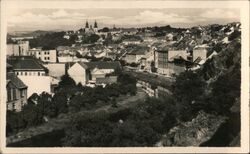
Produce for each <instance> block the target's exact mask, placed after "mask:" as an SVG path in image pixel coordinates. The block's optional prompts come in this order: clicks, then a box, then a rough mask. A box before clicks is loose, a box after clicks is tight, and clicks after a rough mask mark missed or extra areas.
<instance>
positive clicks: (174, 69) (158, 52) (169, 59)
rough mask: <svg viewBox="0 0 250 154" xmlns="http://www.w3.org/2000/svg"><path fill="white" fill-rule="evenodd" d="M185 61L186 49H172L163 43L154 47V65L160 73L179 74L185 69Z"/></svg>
mask: <svg viewBox="0 0 250 154" xmlns="http://www.w3.org/2000/svg"><path fill="white" fill-rule="evenodd" d="M186 62H187V52H186V50H173V49H171V48H169V47H168V46H167V45H164V44H163V45H160V46H157V47H156V48H155V67H156V68H157V72H158V73H160V74H164V75H168V76H170V75H173V74H179V73H180V72H183V71H185V64H186Z"/></svg>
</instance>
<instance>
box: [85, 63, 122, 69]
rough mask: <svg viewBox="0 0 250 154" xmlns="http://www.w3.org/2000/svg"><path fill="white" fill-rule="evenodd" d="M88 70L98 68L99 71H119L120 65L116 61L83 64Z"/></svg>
mask: <svg viewBox="0 0 250 154" xmlns="http://www.w3.org/2000/svg"><path fill="white" fill-rule="evenodd" d="M84 64H85V65H87V67H88V68H89V69H94V68H99V69H121V64H120V62H118V61H114V62H106V61H96V62H88V63H84Z"/></svg>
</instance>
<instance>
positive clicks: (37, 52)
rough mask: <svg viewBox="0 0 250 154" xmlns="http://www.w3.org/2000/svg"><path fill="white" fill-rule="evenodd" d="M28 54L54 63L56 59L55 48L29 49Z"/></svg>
mask: <svg viewBox="0 0 250 154" xmlns="http://www.w3.org/2000/svg"><path fill="white" fill-rule="evenodd" d="M29 55H33V56H35V57H36V58H37V59H39V60H41V61H43V62H49V63H55V62H56V61H57V54H56V50H41V49H31V50H29Z"/></svg>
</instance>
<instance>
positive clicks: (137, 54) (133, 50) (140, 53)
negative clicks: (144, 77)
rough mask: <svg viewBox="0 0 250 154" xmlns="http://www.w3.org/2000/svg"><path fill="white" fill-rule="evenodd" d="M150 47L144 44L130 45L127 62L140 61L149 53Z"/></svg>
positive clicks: (126, 56) (126, 57)
mask: <svg viewBox="0 0 250 154" xmlns="http://www.w3.org/2000/svg"><path fill="white" fill-rule="evenodd" d="M148 51H149V48H148V47H144V46H129V47H128V48H127V54H126V55H125V58H124V60H125V61H126V63H128V64H131V63H139V62H140V60H141V58H142V57H144V56H145V55H146V53H148Z"/></svg>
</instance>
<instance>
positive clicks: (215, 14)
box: [200, 9, 239, 19]
mask: <svg viewBox="0 0 250 154" xmlns="http://www.w3.org/2000/svg"><path fill="white" fill-rule="evenodd" d="M200 17H203V18H213V19H236V18H239V13H238V12H236V11H233V10H230V11H229V10H222V9H213V10H208V11H205V12H204V13H202V14H201V15H200Z"/></svg>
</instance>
